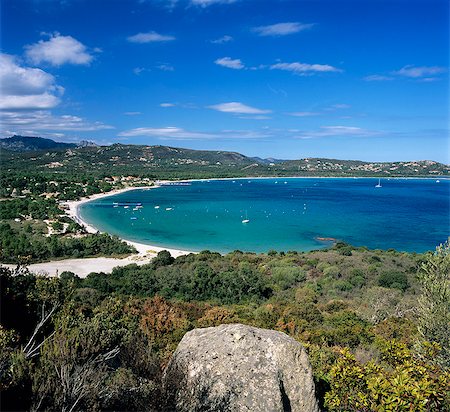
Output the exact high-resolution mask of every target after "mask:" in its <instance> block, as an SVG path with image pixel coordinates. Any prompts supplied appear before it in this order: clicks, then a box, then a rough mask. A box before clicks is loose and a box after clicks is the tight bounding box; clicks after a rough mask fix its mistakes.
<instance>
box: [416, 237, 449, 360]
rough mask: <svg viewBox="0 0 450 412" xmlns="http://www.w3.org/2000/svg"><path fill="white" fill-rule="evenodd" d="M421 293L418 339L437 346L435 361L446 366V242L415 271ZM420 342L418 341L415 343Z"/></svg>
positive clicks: (447, 252) (447, 274) (447, 276)
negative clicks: (438, 350) (417, 273)
mask: <svg viewBox="0 0 450 412" xmlns="http://www.w3.org/2000/svg"><path fill="white" fill-rule="evenodd" d="M419 281H420V283H421V286H422V294H421V296H420V297H419V300H418V303H419V305H418V314H419V316H418V330H419V333H420V336H421V338H422V340H424V341H430V342H436V343H438V344H439V346H440V347H441V352H440V354H439V356H437V357H436V358H435V360H436V362H437V363H438V364H440V365H442V366H444V367H446V368H449V367H450V333H449V329H448V328H449V325H450V244H449V241H447V242H446V243H445V244H443V245H440V246H438V247H437V248H436V252H435V253H434V254H432V255H430V256H429V257H428V259H427V261H426V262H425V263H423V264H422V266H421V268H420V271H419ZM419 345H421V346H423V345H422V344H419Z"/></svg>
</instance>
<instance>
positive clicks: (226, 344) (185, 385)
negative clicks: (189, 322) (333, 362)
mask: <svg viewBox="0 0 450 412" xmlns="http://www.w3.org/2000/svg"><path fill="white" fill-rule="evenodd" d="M164 387H165V392H166V395H167V399H168V405H167V409H168V410H173V411H179V412H188V411H189V412H193V411H252V412H267V411H271V412H278V411H279V412H285V411H292V412H295V411H298V412H316V411H318V410H319V408H318V404H317V400H316V397H315V388H314V382H313V375H312V370H311V365H310V363H309V360H308V356H307V354H306V351H305V349H304V348H303V346H302V345H301V344H300V343H298V342H297V341H296V340H294V339H292V338H290V337H289V336H287V335H286V334H284V333H282V332H277V331H273V330H267V329H259V328H255V327H252V326H246V325H241V324H231V325H220V326H218V327H213V328H205V329H195V330H192V331H190V332H188V333H187V334H186V335H185V336H184V337H183V339H182V340H181V342H180V344H179V345H178V348H177V350H176V351H175V353H174V354H173V356H172V359H171V361H170V363H169V365H168V366H167V369H166V371H165V376H164Z"/></svg>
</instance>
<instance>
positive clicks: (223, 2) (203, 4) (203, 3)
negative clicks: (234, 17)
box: [191, 0, 238, 7]
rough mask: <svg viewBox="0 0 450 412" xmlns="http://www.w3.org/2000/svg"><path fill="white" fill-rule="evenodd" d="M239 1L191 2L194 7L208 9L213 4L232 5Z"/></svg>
mask: <svg viewBox="0 0 450 412" xmlns="http://www.w3.org/2000/svg"><path fill="white" fill-rule="evenodd" d="M237 1H238V0H191V4H192V5H194V6H200V7H208V6H212V5H213V4H232V3H236V2H237Z"/></svg>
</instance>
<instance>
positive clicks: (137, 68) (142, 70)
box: [133, 67, 148, 76]
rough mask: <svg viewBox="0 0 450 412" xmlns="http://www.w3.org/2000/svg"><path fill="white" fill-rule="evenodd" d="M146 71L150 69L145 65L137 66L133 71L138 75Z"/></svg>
mask: <svg viewBox="0 0 450 412" xmlns="http://www.w3.org/2000/svg"><path fill="white" fill-rule="evenodd" d="M145 71H148V69H146V68H145V67H135V68H134V69H133V73H134V74H135V75H136V76H139V75H140V74H141V73H142V72H145Z"/></svg>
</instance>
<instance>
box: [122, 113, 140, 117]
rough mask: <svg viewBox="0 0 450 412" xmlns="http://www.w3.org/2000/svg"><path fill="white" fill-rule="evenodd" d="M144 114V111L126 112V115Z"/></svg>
mask: <svg viewBox="0 0 450 412" xmlns="http://www.w3.org/2000/svg"><path fill="white" fill-rule="evenodd" d="M140 114H142V112H125V113H124V115H125V116H138V115H140Z"/></svg>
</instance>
